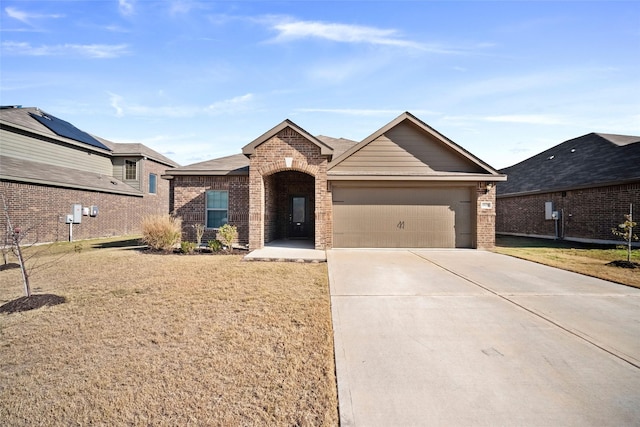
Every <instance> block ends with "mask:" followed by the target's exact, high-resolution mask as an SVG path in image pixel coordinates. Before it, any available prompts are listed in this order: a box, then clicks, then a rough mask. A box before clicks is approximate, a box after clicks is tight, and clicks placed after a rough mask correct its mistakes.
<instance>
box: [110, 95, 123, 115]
mask: <svg viewBox="0 0 640 427" xmlns="http://www.w3.org/2000/svg"><path fill="white" fill-rule="evenodd" d="M109 101H110V102H109V104H110V105H111V106H112V107H113V108H114V109H115V110H116V116H117V117H123V116H124V110H123V109H122V107H121V106H120V103H121V102H122V97H121V96H120V95H116V94H115V93H110V92H109Z"/></svg>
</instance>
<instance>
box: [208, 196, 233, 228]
mask: <svg viewBox="0 0 640 427" xmlns="http://www.w3.org/2000/svg"><path fill="white" fill-rule="evenodd" d="M228 209H229V192H228V191H218V190H209V191H207V212H206V215H207V228H220V227H222V226H223V225H225V224H226V223H227V222H228V221H229V220H228V216H227V213H228Z"/></svg>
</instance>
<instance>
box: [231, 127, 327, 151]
mask: <svg viewBox="0 0 640 427" xmlns="http://www.w3.org/2000/svg"><path fill="white" fill-rule="evenodd" d="M286 128H291V129H293V130H294V131H296V132H298V133H299V134H300V135H302V136H303V137H304V138H306V139H307V140H309V141H310V142H311V143H313V144H315V145H317V146H318V147H319V148H320V154H322V155H323V156H330V155H332V154H333V149H332V148H331V147H330V146H328V145H327V144H325V143H324V142H322V141H320V140H319V139H318V138H316V137H315V136H313V135H311V134H310V133H309V132H307V131H306V130H304V129H302V128H301V127H300V126H298V125H296V124H295V123H293V122H292V121H291V120H289V119H286V120H284V121H283V122H282V123H280V124H279V125H277V126H275V127H273V128H272V129H270V130H268V131H267V132H265V133H263V134H262V135H260V136H259V137H257V138H256V139H254V140H253V141H251V142H250V143H249V144H247V145H245V146H244V147H243V148H242V153H243V154H244V155H245V156H250V155H252V154H253V153H254V151H255V149H256V147H258V146H259V145H260V144H262V143H264V142H266V141H268V140H269V139H271V138H273V137H274V136H276V135H277V134H279V133H280V132H282V131H283V130H285V129H286Z"/></svg>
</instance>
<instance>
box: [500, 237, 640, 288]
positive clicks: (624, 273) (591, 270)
mask: <svg viewBox="0 0 640 427" xmlns="http://www.w3.org/2000/svg"><path fill="white" fill-rule="evenodd" d="M495 252H498V253H501V254H505V255H511V256H515V257H518V258H522V259H526V260H529V261H535V262H538V263H540V264H545V265H550V266H552V267H558V268H562V269H564V270H569V271H574V272H576V273H581V274H586V275H588V276H593V277H598V278H600V279H604V280H610V281H612V282H617V283H621V284H624V285H628V286H634V287H636V288H640V268H635V269H629V268H621V267H615V266H611V265H607V264H609V263H610V262H611V261H616V260H626V259H627V251H626V249H616V248H607V247H602V246H594V245H581V244H579V243H571V242H554V241H551V240H544V239H529V238H522V237H499V238H498V239H497V240H496V248H495ZM631 253H632V257H631V261H632V262H635V263H640V250H638V249H633V250H632V251H631Z"/></svg>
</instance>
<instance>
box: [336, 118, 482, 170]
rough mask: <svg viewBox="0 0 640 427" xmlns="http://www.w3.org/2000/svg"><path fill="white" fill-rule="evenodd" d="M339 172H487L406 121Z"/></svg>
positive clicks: (348, 160) (342, 165)
mask: <svg viewBox="0 0 640 427" xmlns="http://www.w3.org/2000/svg"><path fill="white" fill-rule="evenodd" d="M333 171H336V172H379V171H384V172H388V173H426V174H428V173H433V172H467V173H486V171H484V170H483V169H482V168H480V167H479V166H478V165H476V164H474V163H473V162H472V161H470V160H469V159H467V158H465V157H464V156H462V155H460V154H459V153H457V152H455V151H454V150H452V149H451V148H449V147H447V146H446V145H445V144H443V143H442V142H441V141H438V140H436V139H435V138H433V137H432V136H430V135H428V134H426V133H424V132H422V131H420V129H418V128H417V127H416V126H414V125H412V124H411V123H409V122H407V121H404V122H402V123H400V124H398V125H397V126H395V127H394V128H392V129H390V130H389V131H387V132H386V133H384V134H383V135H381V136H379V137H378V138H376V139H374V140H373V141H371V142H370V143H369V144H367V145H366V146H364V147H362V148H361V149H360V150H358V151H356V152H355V153H353V154H352V155H351V156H349V157H348V158H346V159H344V160H343V161H342V162H341V163H340V164H338V165H336V166H335V167H334V168H333Z"/></svg>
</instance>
